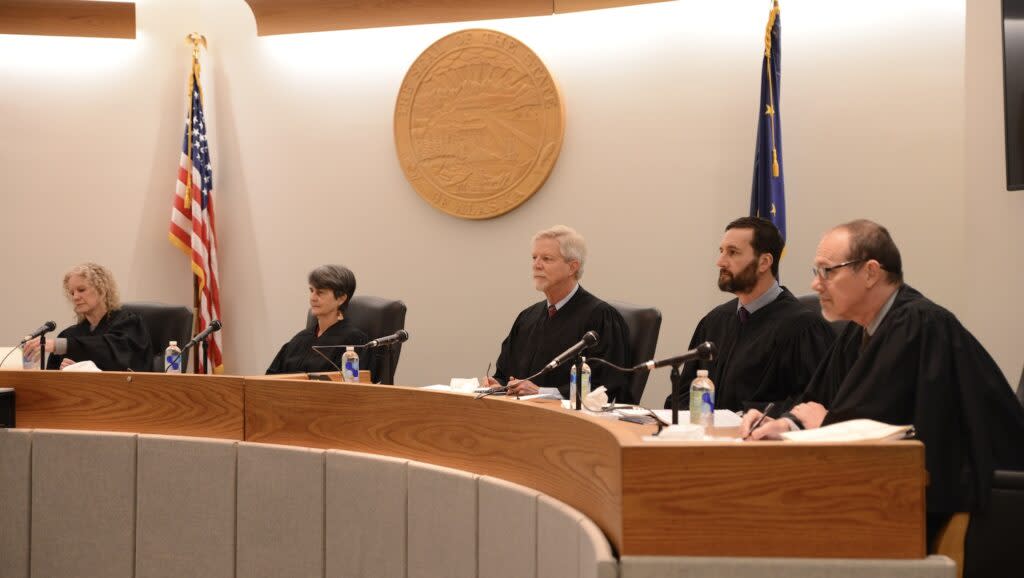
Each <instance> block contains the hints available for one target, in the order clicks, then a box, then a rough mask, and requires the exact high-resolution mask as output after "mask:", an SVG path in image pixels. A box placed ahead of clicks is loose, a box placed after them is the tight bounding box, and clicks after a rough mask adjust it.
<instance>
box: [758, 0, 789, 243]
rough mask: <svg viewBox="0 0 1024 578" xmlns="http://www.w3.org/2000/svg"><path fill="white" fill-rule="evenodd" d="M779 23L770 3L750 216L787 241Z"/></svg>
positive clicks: (774, 8)
mask: <svg viewBox="0 0 1024 578" xmlns="http://www.w3.org/2000/svg"><path fill="white" fill-rule="evenodd" d="M781 40H782V20H781V19H780V18H779V1H778V0H775V1H774V2H773V3H772V10H771V12H769V14H768V26H767V27H766V28H765V33H764V59H763V61H762V62H761V107H760V109H758V122H757V147H756V148H755V150H754V184H753V186H752V187H751V191H750V216H752V217H762V218H765V219H768V220H769V221H771V222H772V223H774V224H775V226H776V227H778V229H779V232H780V233H782V238H783V240H785V239H786V185H785V181H784V180H783V174H784V173H783V172H782V116H781V114H780V111H779V92H780V86H781V84H782V75H781V71H782V42H781Z"/></svg>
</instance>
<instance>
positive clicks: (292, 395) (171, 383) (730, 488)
mask: <svg viewBox="0 0 1024 578" xmlns="http://www.w3.org/2000/svg"><path fill="white" fill-rule="evenodd" d="M0 387H13V388H15V395H16V408H17V414H16V417H17V427H19V428H47V429H67V430H98V431H115V432H135V433H149V434H170V435H184V436H200V437H212V438H223V439H232V440H245V441H251V442H260V443H272V444H285V445H293V446H303V447H312V448H333V449H344V450H351V451H357V452H367V453H373V454H384V455H389V456H396V457H401V458H406V459H411V460H417V461H421V462H428V463H433V464H437V465H441V466H446V467H450V468H456V469H460V470H465V471H469V472H473V473H476V474H481V475H489V476H493V477H497V478H502V479H505V480H508V481H511V482H515V483H518V484H522V485H524V486H528V487H531V488H534V489H536V490H538V491H540V492H543V493H545V494H548V495H550V496H552V497H554V498H556V499H558V500H561V501H563V502H565V503H567V504H569V505H571V506H573V507H574V508H576V509H578V510H580V511H581V512H583V513H584V514H586V515H587V516H589V517H590V518H591V519H592V520H594V521H595V522H596V523H597V525H598V526H600V527H601V529H602V530H603V531H604V533H605V534H606V536H607V537H608V539H609V540H610V542H611V543H612V544H613V546H614V547H615V549H616V551H617V553H618V554H619V555H620V556H626V555H629V556H709V555H710V556H755V557H760V556H764V557H807V558H876V559H921V558H924V557H925V529H924V519H925V515H924V492H925V484H926V479H927V474H926V472H925V468H924V447H923V446H922V444H921V443H919V442H916V441H897V442H877V443H843V444H821V443H817V444H804V443H792V442H759V443H736V442H701V443H694V442H651V441H644V440H643V438H644V436H647V435H649V434H651V433H652V432H653V429H654V426H643V425H636V424H631V423H626V422H622V421H618V420H614V419H609V418H602V417H594V416H588V415H580V414H579V413H577V412H572V411H568V410H564V409H562V408H561V407H560V406H559V404H557V402H553V401H547V402H537V401H533V402H527V401H517V400H514V399H506V398H501V397H489V398H485V399H479V400H477V399H474V397H473V396H471V395H465V394H457V393H447V392H437V391H428V390H423V389H418V388H411V387H398V386H376V385H366V384H349V383H337V382H327V381H309V380H307V379H306V378H305V376H293V377H291V378H285V379H273V378H267V377H262V376H261V377H236V376H196V375H161V374H145V373H60V372H49V371H47V372H42V371H6V370H5V371H0Z"/></svg>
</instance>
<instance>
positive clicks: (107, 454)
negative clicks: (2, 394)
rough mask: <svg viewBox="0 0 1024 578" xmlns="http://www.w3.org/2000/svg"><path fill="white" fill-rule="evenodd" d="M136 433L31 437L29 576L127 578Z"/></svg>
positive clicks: (130, 567) (132, 538)
mask: <svg viewBox="0 0 1024 578" xmlns="http://www.w3.org/2000/svg"><path fill="white" fill-rule="evenodd" d="M135 438H136V436H135V435H133V434H114V433H99V432H58V431H47V430H35V431H34V432H33V434H32V555H31V556H32V558H31V570H32V576H37V577H39V578H63V577H68V578H90V577H92V576H96V577H97V578H101V577H102V578H121V577H125V578H130V577H131V576H132V573H133V570H134V552H135V534H134V530H135V445H136V444H135V442H136V439H135Z"/></svg>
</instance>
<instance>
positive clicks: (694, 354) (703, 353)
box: [630, 341, 718, 371]
mask: <svg viewBox="0 0 1024 578" xmlns="http://www.w3.org/2000/svg"><path fill="white" fill-rule="evenodd" d="M717 354H718V348H717V347H715V344H714V343H711V342H710V341H705V342H704V343H701V344H700V345H698V346H697V347H695V348H694V349H691V350H689V351H687V352H686V353H684V354H682V355H677V356H675V357H667V358H665V359H660V360H658V361H654V360H653V359H652V360H650V361H646V362H644V363H641V364H638V365H634V366H633V367H632V368H630V370H631V371H641V370H645V369H646V370H647V371H650V370H652V369H656V368H658V367H665V366H666V365H672V366H678V365H682V364H683V363H686V362H687V361H693V360H694V359H700V360H703V361H711V360H712V359H714V358H715V355H717Z"/></svg>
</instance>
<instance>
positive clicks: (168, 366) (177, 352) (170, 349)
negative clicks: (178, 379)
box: [164, 341, 181, 373]
mask: <svg viewBox="0 0 1024 578" xmlns="http://www.w3.org/2000/svg"><path fill="white" fill-rule="evenodd" d="M164 373H181V348H180V347H178V342H177V341H172V342H170V343H169V344H167V349H165V350H164Z"/></svg>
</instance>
